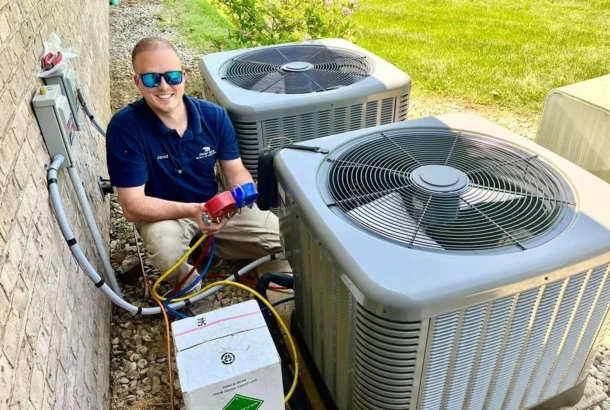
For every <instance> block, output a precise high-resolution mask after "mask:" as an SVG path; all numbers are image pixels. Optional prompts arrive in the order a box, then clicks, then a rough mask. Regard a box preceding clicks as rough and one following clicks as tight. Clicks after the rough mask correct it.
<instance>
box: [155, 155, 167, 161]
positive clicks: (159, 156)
mask: <svg viewBox="0 0 610 410" xmlns="http://www.w3.org/2000/svg"><path fill="white" fill-rule="evenodd" d="M168 158H169V154H165V155H157V160H160V159H168Z"/></svg>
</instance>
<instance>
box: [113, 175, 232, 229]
mask: <svg viewBox="0 0 610 410" xmlns="http://www.w3.org/2000/svg"><path fill="white" fill-rule="evenodd" d="M117 192H118V197H119V203H120V204H121V207H122V208H123V215H124V216H125V219H127V220H128V221H129V222H158V221H165V220H171V219H181V218H195V220H196V221H197V224H198V225H199V228H200V229H201V230H202V231H204V232H205V233H208V234H215V233H216V232H218V230H220V228H222V226H224V223H221V224H211V226H209V227H208V226H206V225H204V223H203V218H202V216H201V214H202V213H203V212H204V209H205V208H204V205H205V204H203V203H182V202H174V201H167V200H164V199H159V198H154V197H150V196H146V194H145V193H144V185H142V186H139V187H134V188H117ZM225 223H226V222H225Z"/></svg>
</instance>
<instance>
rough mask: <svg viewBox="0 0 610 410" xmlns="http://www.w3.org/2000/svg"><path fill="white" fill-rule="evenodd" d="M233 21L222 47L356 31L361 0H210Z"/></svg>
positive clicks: (344, 35)
mask: <svg viewBox="0 0 610 410" xmlns="http://www.w3.org/2000/svg"><path fill="white" fill-rule="evenodd" d="M211 2H212V4H213V5H214V6H216V8H217V9H218V10H219V11H220V12H221V13H222V14H223V15H224V16H225V18H226V19H227V20H228V22H229V23H230V25H231V28H230V29H229V35H228V38H227V39H223V40H222V41H220V42H217V44H216V45H217V47H219V48H222V49H235V48H241V47H255V46H263V45H271V44H279V43H286V42H293V41H303V40H312V39H313V40H315V39H319V38H330V37H335V38H345V39H347V40H353V39H354V37H355V35H356V30H355V28H354V23H353V19H352V15H353V14H354V12H355V11H356V7H357V5H358V0H211Z"/></svg>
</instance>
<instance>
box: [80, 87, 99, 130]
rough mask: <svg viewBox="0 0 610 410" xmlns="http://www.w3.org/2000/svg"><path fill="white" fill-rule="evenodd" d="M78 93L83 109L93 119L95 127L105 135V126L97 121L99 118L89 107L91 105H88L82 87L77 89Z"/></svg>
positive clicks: (92, 122)
mask: <svg viewBox="0 0 610 410" xmlns="http://www.w3.org/2000/svg"><path fill="white" fill-rule="evenodd" d="M76 94H77V96H78V101H79V102H80V105H81V106H82V107H83V110H84V111H85V114H87V117H89V120H91V124H93V126H94V127H95V129H97V130H98V132H99V133H100V134H102V135H103V136H104V137H105V136H106V131H105V130H104V128H102V126H101V125H100V123H99V122H97V120H96V119H95V117H94V116H93V114H92V113H91V110H90V109H89V106H87V102H86V101H85V97H84V96H83V93H82V92H81V90H80V88H78V89H76Z"/></svg>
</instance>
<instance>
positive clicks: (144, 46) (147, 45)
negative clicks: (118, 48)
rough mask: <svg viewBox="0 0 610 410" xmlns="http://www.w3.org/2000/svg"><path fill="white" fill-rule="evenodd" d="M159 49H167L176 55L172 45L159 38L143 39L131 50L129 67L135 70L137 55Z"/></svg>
mask: <svg viewBox="0 0 610 410" xmlns="http://www.w3.org/2000/svg"><path fill="white" fill-rule="evenodd" d="M160 48H169V49H170V50H172V51H173V52H174V53H176V55H178V51H177V50H176V48H175V47H174V45H173V44H172V43H171V42H169V41H168V40H166V39H164V38H161V37H144V38H143V39H141V40H140V41H138V43H137V44H136V45H135V47H134V48H133V50H132V51H131V65H132V66H133V69H134V70H135V69H136V57H137V56H138V54H140V53H143V52H145V51H152V50H157V49H160Z"/></svg>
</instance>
